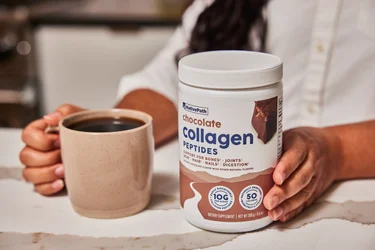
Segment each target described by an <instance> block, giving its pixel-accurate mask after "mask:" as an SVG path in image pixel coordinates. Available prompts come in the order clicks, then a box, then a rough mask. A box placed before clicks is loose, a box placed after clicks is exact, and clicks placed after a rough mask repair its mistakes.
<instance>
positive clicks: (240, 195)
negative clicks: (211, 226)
mask: <svg viewBox="0 0 375 250" xmlns="http://www.w3.org/2000/svg"><path fill="white" fill-rule="evenodd" d="M272 173H273V169H272V168H271V169H267V170H265V171H262V172H259V173H249V174H245V175H242V176H239V177H233V178H221V177H217V176H214V175H211V174H209V173H207V172H204V171H202V172H200V171H192V170H190V169H188V168H186V167H185V166H184V165H183V164H181V163H180V202H181V206H182V207H184V205H185V204H186V203H185V202H187V201H189V200H193V199H194V198H195V193H194V190H192V187H193V188H194V189H195V190H196V191H197V192H198V193H199V194H200V195H201V198H200V200H199V201H198V202H197V207H196V209H198V210H199V212H200V214H201V215H202V216H203V218H205V219H207V220H212V221H225V222H241V221H251V220H257V219H260V218H264V217H266V216H267V209H266V208H265V207H264V206H263V196H264V195H265V194H266V193H267V192H268V191H269V190H270V189H271V187H272V186H273V180H272ZM191 186H192V187H191ZM217 189H218V190H220V189H223V190H224V191H223V192H222V191H218V192H216V193H215V190H217ZM226 194H227V195H226ZM215 195H220V197H221V196H225V195H226V198H227V199H229V200H230V201H229V202H224V203H220V202H219V204H218V205H216V204H215V200H214V199H213V197H214V196H215ZM228 196H229V198H228ZM247 196H248V198H249V199H248V200H247V199H246V197H247ZM215 198H216V197H215ZM252 198H254V199H252Z"/></svg>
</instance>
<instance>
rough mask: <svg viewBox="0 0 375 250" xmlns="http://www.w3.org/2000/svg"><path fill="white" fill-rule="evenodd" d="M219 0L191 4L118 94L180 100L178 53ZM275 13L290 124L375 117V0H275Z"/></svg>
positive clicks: (272, 37)
mask: <svg viewBox="0 0 375 250" xmlns="http://www.w3.org/2000/svg"><path fill="white" fill-rule="evenodd" d="M211 2H212V1H211V0H196V1H195V2H194V3H193V4H192V5H191V6H190V7H189V8H188V9H187V10H186V12H185V14H184V16H183V19H182V25H181V27H178V28H177V29H176V31H175V33H174V35H173V36H172V37H171V38H170V40H169V42H168V44H167V45H166V46H165V48H164V49H163V50H162V51H161V52H160V53H159V54H158V55H157V56H156V57H155V58H154V59H153V60H152V61H151V62H150V63H149V64H148V65H147V66H146V67H145V68H144V69H143V70H141V71H140V72H137V73H135V74H132V75H128V76H125V77H123V79H122V80H121V83H120V86H119V91H118V98H122V97H123V96H124V95H125V94H127V93H129V92H131V91H133V90H135V89H139V88H148V89H152V90H154V91H157V92H159V93H161V94H163V95H165V96H166V97H168V98H169V99H170V100H172V101H173V102H175V103H176V102H177V83H178V79H177V65H176V63H175V55H176V53H177V52H178V51H179V50H180V49H183V48H185V47H186V46H187V44H188V43H189V39H190V33H191V31H192V29H193V27H194V25H195V22H196V19H197V17H198V16H199V14H200V13H201V12H202V11H203V10H204V9H205V8H206V6H208V5H209V4H210V3H211ZM267 16H268V37H267V43H266V48H267V52H268V53H272V54H274V55H277V56H279V57H280V58H281V59H282V60H283V62H284V79H283V83H284V98H283V99H284V118H283V126H284V129H289V128H293V127H298V126H319V127H321V126H330V125H336V124H345V123H351V122H358V121H364V120H372V119H375V0H304V1H301V0H271V1H270V3H269V5H268V8H267Z"/></svg>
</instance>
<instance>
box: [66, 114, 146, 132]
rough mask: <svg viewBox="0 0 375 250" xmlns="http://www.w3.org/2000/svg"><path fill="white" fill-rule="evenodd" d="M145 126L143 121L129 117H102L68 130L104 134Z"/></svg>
mask: <svg viewBox="0 0 375 250" xmlns="http://www.w3.org/2000/svg"><path fill="white" fill-rule="evenodd" d="M144 124H145V123H144V122H143V121H140V120H136V119H133V118H128V117H119V118H113V117H100V118H93V119H88V120H84V121H80V122H77V123H74V124H71V125H69V126H68V128H70V129H73V130H78V131H82V132H94V133H104V132H116V131H123V130H129V129H134V128H137V127H140V126H142V125H144Z"/></svg>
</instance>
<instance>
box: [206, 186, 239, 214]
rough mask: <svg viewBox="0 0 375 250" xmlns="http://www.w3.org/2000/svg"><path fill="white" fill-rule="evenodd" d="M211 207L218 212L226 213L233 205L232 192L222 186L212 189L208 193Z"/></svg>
mask: <svg viewBox="0 0 375 250" xmlns="http://www.w3.org/2000/svg"><path fill="white" fill-rule="evenodd" d="M208 200H209V201H210V204H211V206H212V207H213V208H214V209H216V210H218V211H227V210H228V209H230V208H231V207H232V206H233V204H234V194H233V192H232V190H230V189H229V188H227V187H224V186H216V187H213V188H212V189H211V190H210V192H209V193H208Z"/></svg>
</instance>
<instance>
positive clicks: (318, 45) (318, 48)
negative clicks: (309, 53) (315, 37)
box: [316, 43, 324, 53]
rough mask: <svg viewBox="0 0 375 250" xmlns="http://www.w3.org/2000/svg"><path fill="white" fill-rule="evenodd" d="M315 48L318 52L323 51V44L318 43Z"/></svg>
mask: <svg viewBox="0 0 375 250" xmlns="http://www.w3.org/2000/svg"><path fill="white" fill-rule="evenodd" d="M316 50H317V51H318V52H319V53H324V45H323V44H321V43H318V44H317V45H316Z"/></svg>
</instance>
